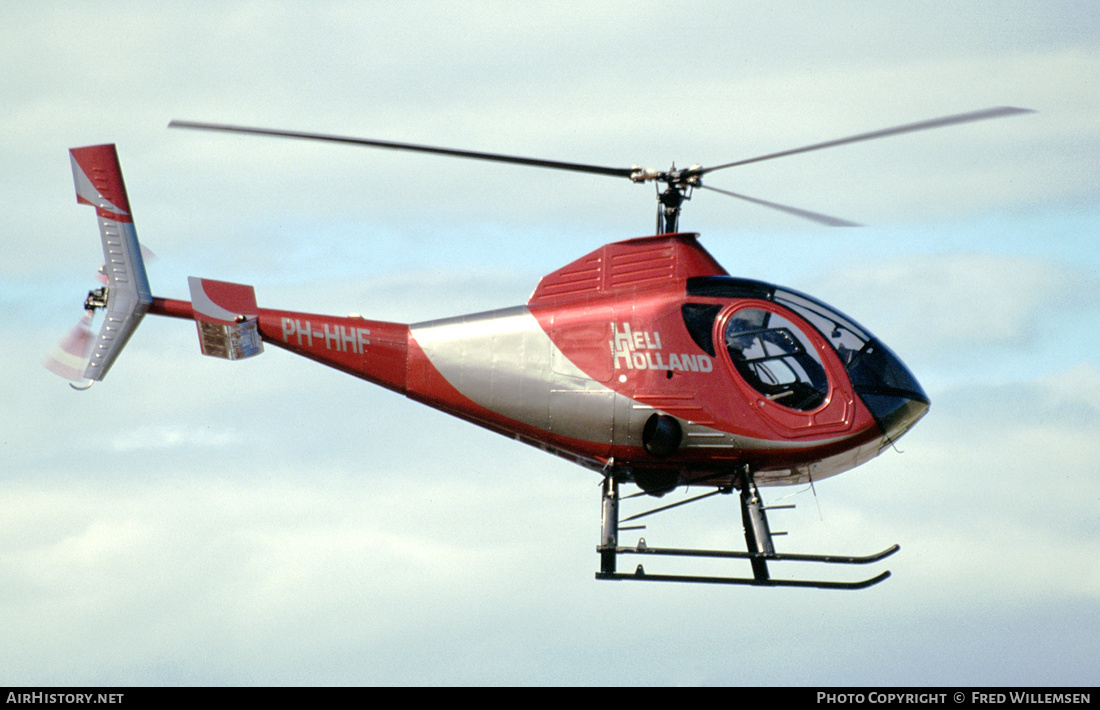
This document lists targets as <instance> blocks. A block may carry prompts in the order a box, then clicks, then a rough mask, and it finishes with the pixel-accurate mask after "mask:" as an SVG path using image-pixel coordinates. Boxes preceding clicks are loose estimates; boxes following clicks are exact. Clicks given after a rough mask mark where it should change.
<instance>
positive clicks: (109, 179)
mask: <svg viewBox="0 0 1100 710" xmlns="http://www.w3.org/2000/svg"><path fill="white" fill-rule="evenodd" d="M69 156H70V158H71V160H72V166H73V182H74V183H75V184H76V201H77V202H78V203H80V204H82V205H91V206H92V207H94V208H95V211H96V216H97V217H98V219H99V236H100V240H101V241H102V242H103V260H104V267H103V273H104V274H105V275H106V277H107V287H106V309H107V317H106V318H105V319H104V321H103V326H102V327H101V328H100V330H99V335H98V336H97V337H96V340H95V346H94V348H93V349H92V354H91V358H90V359H89V360H88V364H87V366H86V367H85V369H84V377H85V378H87V379H89V380H102V379H103V378H104V376H105V375H106V374H107V371H108V370H109V369H110V368H111V365H112V364H114V361H115V359H116V358H117V357H118V355H119V353H120V352H122V348H123V347H125V345H126V342H127V341H128V340H129V339H130V336H131V335H133V333H134V331H135V330H137V327H138V325H139V324H140V323H141V319H142V317H143V316H144V315H145V313H146V311H148V310H149V307H150V306H151V305H152V303H153V295H152V292H151V291H150V290H149V278H148V276H146V274H145V262H144V261H143V260H142V256H141V245H140V244H139V243H138V239H137V232H136V231H135V230H134V219H133V216H132V214H131V213H130V200H129V198H127V196H126V186H125V184H123V182H122V168H121V167H120V166H119V163H118V153H117V152H116V151H115V146H114V145H113V144H108V145H93V146H88V147H85V148H73V149H71V150H70V151H69Z"/></svg>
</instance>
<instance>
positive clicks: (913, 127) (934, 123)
mask: <svg viewBox="0 0 1100 710" xmlns="http://www.w3.org/2000/svg"><path fill="white" fill-rule="evenodd" d="M1021 113H1035V112H1034V111H1033V110H1031V109H1027V108H1015V107H1012V106H997V107H996V108H988V109H984V110H982V111H971V112H970V113H960V114H956V115H954V116H944V117H943V118H933V119H931V120H929V121H919V122H917V123H907V124H905V125H904V126H895V127H894V128H884V129H882V130H880V131H871V132H870V133H861V134H859V135H855V136H848V137H847V138H838V139H836V140H831V141H826V142H824V143H815V144H813V145H807V146H803V147H802V148H793V149H791V150H784V151H780V152H778V153H769V154H768V155H761V156H758V157H756V158H748V159H746V160H738V161H735V162H733V163H726V164H724V165H715V166H713V167H709V168H702V169H699V170H695V171H692V172H693V173H694V174H696V175H706V174H707V173H712V172H714V171H715V170H724V169H726V168H732V167H736V166H738V165H748V164H749V163H758V162H760V161H762V160H771V159H772V158H782V157H784V156H787V155H795V154H797V153H808V152H809V151H811V150H820V149H822V148H832V147H833V146H838V145H846V144H848V143H858V142H860V141H869V140H874V139H876V138H886V137H888V136H896V135H900V134H902V133H913V132H915V131H925V130H928V129H931V128H943V127H944V126H954V125H957V124H960V123H970V122H971V121H984V120H986V119H990V118H1002V117H1004V116H1015V115H1018V114H1021ZM734 197H739V195H734Z"/></svg>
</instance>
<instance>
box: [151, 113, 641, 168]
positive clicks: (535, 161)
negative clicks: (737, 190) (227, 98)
mask: <svg viewBox="0 0 1100 710" xmlns="http://www.w3.org/2000/svg"><path fill="white" fill-rule="evenodd" d="M168 127H169V128H195V129H199V130H204V131H223V132H226V133H250V134H253V135H261V136H278V137H282V138H302V139H306V140H315V141H328V142H330V143H347V144H351V145H362V146H367V147H370V148H388V149H390V150H406V151H412V152H416V153H432V154H434V155H449V156H451V157H454V158H472V159H474V160H489V161H493V162H497V163H512V164H514V165H529V166H532V167H537V168H553V169H556V170H571V171H573V172H580V173H594V174H596V175H610V176H611V177H624V178H629V177H630V176H631V175H632V174H633V173H634V169H633V168H611V167H606V166H602V165H586V164H584V163H566V162H561V161H557V160H541V159H539V158H524V157H521V156H516V155H501V154H499V153H479V152H476V151H471V150H455V149H453V148H438V147H435V146H430V145H416V144H413V143H395V142H393V141H376V140H371V139H367V138H353V137H348V136H334V135H329V134H325V133H303V132H300V131H282V130H274V129H270V128H250V127H247V126H230V125H225V124H219V123H196V122H194V121H172V122H171V123H169V124H168Z"/></svg>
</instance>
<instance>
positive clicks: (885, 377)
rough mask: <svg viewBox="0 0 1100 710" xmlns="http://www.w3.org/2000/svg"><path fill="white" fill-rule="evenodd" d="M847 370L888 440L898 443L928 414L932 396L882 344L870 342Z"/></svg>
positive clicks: (875, 341) (876, 341) (874, 341)
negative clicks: (929, 397) (899, 439)
mask: <svg viewBox="0 0 1100 710" xmlns="http://www.w3.org/2000/svg"><path fill="white" fill-rule="evenodd" d="M847 369H848V377H849V379H850V380H851V382H852V387H853V388H854V389H855V391H856V393H857V394H858V395H859V397H860V399H862V400H863V403H864V404H865V405H866V406H867V409H868V410H869V411H870V412H871V415H872V416H873V417H874V418H875V421H876V422H878V425H879V427H880V428H881V429H882V433H883V436H884V437H885V438H886V439H887V440H889V441H896V440H897V439H898V437H900V436H901V435H902V434H904V433H905V432H907V431H908V430H909V429H910V427H912V426H913V425H914V424H916V423H917V421H919V420H920V418H921V417H923V416H924V415H925V414H926V413H927V412H928V407H929V404H930V403H929V401H928V395H926V394H925V393H924V390H923V389H922V388H921V386H920V383H918V382H917V378H915V377H913V373H912V372H910V371H909V369H908V368H907V367H906V366H905V365H904V364H903V363H902V362H901V360H900V359H899V358H898V356H897V355H895V354H894V353H893V352H891V350H890V349H889V348H888V347H886V346H885V345H884V344H883V343H882V342H881V341H880V340H878V339H874V340H871V341H870V342H868V343H867V345H866V346H865V347H864V348H863V350H861V351H860V353H859V355H857V356H856V357H855V358H853V359H852V361H851V362H850V363H849V364H848V368H847Z"/></svg>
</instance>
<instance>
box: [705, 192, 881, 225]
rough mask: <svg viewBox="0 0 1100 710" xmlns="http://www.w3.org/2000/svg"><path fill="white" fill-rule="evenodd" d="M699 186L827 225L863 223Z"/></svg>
mask: <svg viewBox="0 0 1100 710" xmlns="http://www.w3.org/2000/svg"><path fill="white" fill-rule="evenodd" d="M698 187H701V188H704V189H706V190H713V191H714V192H720V193H722V194H723V195H729V196H730V197H736V198H737V199H739V200H746V201H748V202H752V203H754V204H757V205H763V206H764V207H771V208H772V209H773V210H779V211H780V212H786V213H787V214H792V215H794V216H795V217H801V218H802V219H808V220H810V221H811V222H817V223H818V224H824V225H825V226H827V227H861V226H863V225H861V224H857V223H855V222H849V221H848V220H846V219H840V218H839V217H830V216H829V215H827V214H820V213H818V212H810V211H809V210H803V209H799V208H797V207H791V206H789V205H781V204H779V203H778V202H768V201H767V200H759V199H757V198H755V197H749V196H748V195H739V194H737V193H736V192H730V191H729V190H719V189H718V188H717V187H711V186H710V185H698Z"/></svg>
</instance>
